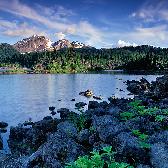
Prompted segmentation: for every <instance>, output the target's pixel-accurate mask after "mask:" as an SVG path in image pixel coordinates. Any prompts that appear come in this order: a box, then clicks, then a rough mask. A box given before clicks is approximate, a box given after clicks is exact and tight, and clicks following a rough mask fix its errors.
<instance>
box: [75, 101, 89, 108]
mask: <svg viewBox="0 0 168 168" xmlns="http://www.w3.org/2000/svg"><path fill="white" fill-rule="evenodd" d="M86 105H87V104H86V103H84V102H78V103H76V104H75V107H77V108H79V109H80V108H83V107H84V106H86Z"/></svg>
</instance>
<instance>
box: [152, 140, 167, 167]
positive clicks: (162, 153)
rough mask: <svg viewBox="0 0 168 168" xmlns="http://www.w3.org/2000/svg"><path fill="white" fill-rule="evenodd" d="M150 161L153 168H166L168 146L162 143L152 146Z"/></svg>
mask: <svg viewBox="0 0 168 168" xmlns="http://www.w3.org/2000/svg"><path fill="white" fill-rule="evenodd" d="M150 160H151V163H152V166H153V167H154V168H168V145H166V144H164V143H155V144H153V145H152V146H151V153H150Z"/></svg>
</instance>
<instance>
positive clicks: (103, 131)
mask: <svg viewBox="0 0 168 168" xmlns="http://www.w3.org/2000/svg"><path fill="white" fill-rule="evenodd" d="M93 128H94V129H95V130H96V131H97V133H98V134H99V137H100V139H101V140H102V141H104V142H109V143H110V142H112V140H113V138H114V137H115V136H116V135H117V134H119V133H121V132H122V131H124V130H125V127H124V125H123V124H122V123H120V122H119V121H118V120H117V119H116V118H114V117H112V116H110V115H104V116H100V117H96V116H94V117H93Z"/></svg>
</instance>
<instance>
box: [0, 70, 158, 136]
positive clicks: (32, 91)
mask: <svg viewBox="0 0 168 168" xmlns="http://www.w3.org/2000/svg"><path fill="white" fill-rule="evenodd" d="M157 76H158V75H128V74H123V73H121V72H120V71H116V72H104V73H101V74H96V73H95V74H94V73H91V74H22V75H19V74H17V75H0V120H1V121H5V122H7V123H8V124H9V126H16V125H17V124H18V123H23V122H24V121H26V120H28V119H29V118H32V120H33V121H38V120H41V119H42V118H43V117H45V116H48V115H50V111H49V110H48V107H49V106H55V107H56V109H59V108H63V107H65V108H69V109H71V110H74V108H75V103H76V102H80V101H83V102H86V103H88V102H89V101H90V100H93V99H92V98H90V99H89V98H86V97H83V96H80V95H79V92H81V91H85V90H87V89H91V90H93V92H94V94H95V95H96V96H99V95H101V96H102V97H103V100H107V98H108V97H110V96H113V95H114V96H116V97H119V98H121V97H125V98H126V97H130V98H131V97H133V96H130V95H128V93H129V92H128V91H127V90H126V85H125V83H123V82H124V81H126V80H139V79H140V78H142V77H144V78H146V79H147V80H149V81H150V82H151V81H152V80H155V79H156V77H157ZM120 89H122V90H123V91H120ZM71 99H75V100H76V101H75V102H72V101H71ZM103 100H102V101H103ZM56 117H58V116H56ZM8 129H9V128H8ZM8 134H9V133H6V134H4V135H3V136H4V139H6V137H7V136H8Z"/></svg>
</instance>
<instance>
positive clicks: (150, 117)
mask: <svg viewBox="0 0 168 168" xmlns="http://www.w3.org/2000/svg"><path fill="white" fill-rule="evenodd" d="M127 86H128V88H127V89H128V90H129V91H130V92H131V93H133V94H135V98H134V99H133V100H132V99H117V98H115V97H111V98H109V102H106V101H103V102H100V103H98V102H97V101H90V102H89V104H88V110H86V111H85V112H83V111H82V110H81V109H82V108H81V109H80V111H81V113H80V114H77V113H75V112H72V111H70V110H69V109H66V108H62V109H59V110H58V111H57V112H56V113H59V114H60V119H56V118H53V117H51V116H47V117H45V118H44V119H43V120H41V121H38V122H35V123H33V122H29V123H24V124H21V125H18V126H17V127H11V128H10V136H9V140H8V144H9V147H10V150H11V154H10V155H3V156H1V157H0V167H2V168H46V167H47V168H64V167H67V168H71V167H73V166H74V168H75V166H76V168H78V167H79V168H81V167H82V166H81V167H80V166H79V165H78V166H77V162H75V161H76V160H77V159H79V158H78V157H79V156H85V155H87V156H89V157H90V156H91V155H93V156H95V155H94V154H95V153H94V152H92V151H95V150H96V151H99V152H100V153H102V150H103V149H104V147H109V146H110V147H112V150H113V151H114V154H113V159H112V163H113V167H114V168H132V167H134V168H168V76H163V77H159V78H157V79H156V81H154V82H152V83H149V82H148V81H147V80H146V79H144V78H142V79H141V80H140V81H127ZM80 103H81V102H80ZM78 105H79V104H78ZM80 105H81V104H80ZM50 110H52V111H54V108H50ZM1 144H2V141H1ZM106 150H107V149H106ZM110 150H111V148H110ZM90 152H92V154H90ZM110 152H111V151H110ZM93 153H94V154H93ZM96 156H97V157H98V156H100V155H98V153H97V155H96ZM108 156H109V155H108ZM108 156H107V157H108ZM107 157H104V155H103V156H102V155H101V158H100V157H99V159H100V160H101V161H103V162H101V163H103V166H102V167H109V165H108V162H107V160H108V159H109V158H107ZM93 158H94V157H92V159H93ZM89 161H92V162H90V164H95V163H93V160H89ZM72 162H73V164H71V165H67V163H72ZM82 164H83V165H84V163H82ZM109 164H111V163H109ZM72 165H73V166H72ZM111 165H112V164H111ZM114 165H115V166H114ZM124 165H125V167H124ZM83 167H84V166H83ZM94 167H96V166H94ZM111 167H112V166H111ZM99 168H100V166H99Z"/></svg>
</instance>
